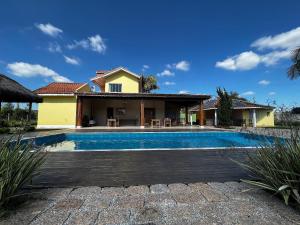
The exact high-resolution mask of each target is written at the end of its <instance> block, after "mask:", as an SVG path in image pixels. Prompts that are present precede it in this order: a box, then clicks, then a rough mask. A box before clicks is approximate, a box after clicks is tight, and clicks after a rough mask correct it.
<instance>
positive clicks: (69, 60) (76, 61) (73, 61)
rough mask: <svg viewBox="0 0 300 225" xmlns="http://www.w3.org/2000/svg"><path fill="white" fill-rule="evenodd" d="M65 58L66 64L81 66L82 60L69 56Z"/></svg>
mask: <svg viewBox="0 0 300 225" xmlns="http://www.w3.org/2000/svg"><path fill="white" fill-rule="evenodd" d="M64 58H65V62H66V63H69V64H72V65H79V64H80V60H79V59H77V58H74V57H68V56H65V55H64Z"/></svg>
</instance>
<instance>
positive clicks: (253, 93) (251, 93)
mask: <svg viewBox="0 0 300 225" xmlns="http://www.w3.org/2000/svg"><path fill="white" fill-rule="evenodd" d="M249 95H255V92H254V91H246V92H244V93H242V94H241V96H249Z"/></svg>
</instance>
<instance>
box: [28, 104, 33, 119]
mask: <svg viewBox="0 0 300 225" xmlns="http://www.w3.org/2000/svg"><path fill="white" fill-rule="evenodd" d="M31 110H32V102H29V106H28V122H30V121H31Z"/></svg>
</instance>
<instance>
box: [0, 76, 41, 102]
mask: <svg viewBox="0 0 300 225" xmlns="http://www.w3.org/2000/svg"><path fill="white" fill-rule="evenodd" d="M0 102H42V98H41V97H39V96H37V95H36V94H34V93H33V92H32V91H30V90H29V89H27V88H25V87H24V86H22V85H21V84H19V83H18V82H16V81H14V80H13V79H10V78H9V77H7V76H5V75H3V74H0Z"/></svg>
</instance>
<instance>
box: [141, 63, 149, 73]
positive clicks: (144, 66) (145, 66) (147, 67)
mask: <svg viewBox="0 0 300 225" xmlns="http://www.w3.org/2000/svg"><path fill="white" fill-rule="evenodd" d="M149 68H150V66H148V65H143V68H142V71H143V72H145V71H146V70H147V69H149Z"/></svg>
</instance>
